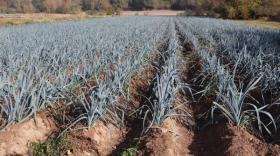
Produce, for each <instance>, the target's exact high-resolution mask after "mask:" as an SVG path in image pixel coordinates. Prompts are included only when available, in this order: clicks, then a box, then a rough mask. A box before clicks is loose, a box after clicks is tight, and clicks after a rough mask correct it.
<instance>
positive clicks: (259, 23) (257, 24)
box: [238, 19, 280, 29]
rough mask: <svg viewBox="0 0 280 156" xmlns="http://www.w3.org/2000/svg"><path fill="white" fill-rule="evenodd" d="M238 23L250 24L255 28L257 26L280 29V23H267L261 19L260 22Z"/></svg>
mask: <svg viewBox="0 0 280 156" xmlns="http://www.w3.org/2000/svg"><path fill="white" fill-rule="evenodd" d="M238 22H241V23H245V24H249V25H253V26H256V27H265V28H272V29H280V22H276V21H267V20H265V19H260V20H238Z"/></svg>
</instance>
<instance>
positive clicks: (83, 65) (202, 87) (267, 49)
mask: <svg viewBox="0 0 280 156" xmlns="http://www.w3.org/2000/svg"><path fill="white" fill-rule="evenodd" d="M279 60H280V30H277V29H265V28H256V27H250V26H247V25H242V24H239V23H237V22H234V21H227V20H219V19H211V18H195V17H144V16H142V17H141V16H139V17H138V16H137V17H112V18H103V19H95V20H84V21H65V22H60V23H49V24H30V25H23V26H17V27H2V28H0V128H1V131H0V155H1V156H2V155H35V156H36V155H40V156H41V155H75V156H82V155H85V156H86V155H93V156H95V155H101V156H105V155H113V156H114V155H121V156H134V155H143V156H144V155H155V156H171V155H178V156H181V155H202V156H204V155H205V156H209V155H228V156H235V155H236V156H240V155H242V156H243V155H244V156H251V155H260V156H263V155H273V156H277V155H279V154H280V146H279V138H280V135H279V134H280V133H279V130H280V116H279V112H280V108H279V104H280V101H279V100H280V99H279V98H280V90H279V88H280V66H279Z"/></svg>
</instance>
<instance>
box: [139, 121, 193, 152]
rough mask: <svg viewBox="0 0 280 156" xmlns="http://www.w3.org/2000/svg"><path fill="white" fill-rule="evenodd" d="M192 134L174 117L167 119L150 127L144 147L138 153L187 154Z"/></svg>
mask: <svg viewBox="0 0 280 156" xmlns="http://www.w3.org/2000/svg"><path fill="white" fill-rule="evenodd" d="M192 137H193V134H192V133H191V132H190V131H189V130H188V129H187V128H185V127H184V126H183V125H181V124H180V123H178V122H177V121H176V120H174V119H167V120H165V121H164V123H163V124H162V125H161V126H160V127H152V128H151V131H150V132H149V134H148V135H147V139H146V144H145V148H144V149H143V150H142V151H141V152H142V153H140V154H139V155H152V156H171V155H188V154H189V153H191V151H190V150H189V149H188V145H190V144H191V143H192Z"/></svg>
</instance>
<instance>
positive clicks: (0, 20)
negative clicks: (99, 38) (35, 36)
mask: <svg viewBox="0 0 280 156" xmlns="http://www.w3.org/2000/svg"><path fill="white" fill-rule="evenodd" d="M93 17H96V16H91V15H88V14H85V13H81V14H47V13H33V14H0V26H9V25H21V24H30V23H48V22H55V21H63V20H81V19H87V18H93Z"/></svg>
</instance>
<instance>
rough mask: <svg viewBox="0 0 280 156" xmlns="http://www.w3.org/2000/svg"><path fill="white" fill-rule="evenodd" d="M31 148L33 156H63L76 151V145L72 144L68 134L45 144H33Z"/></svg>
mask: <svg viewBox="0 0 280 156" xmlns="http://www.w3.org/2000/svg"><path fill="white" fill-rule="evenodd" d="M30 146H31V149H32V155H33V156H54V155H55V156H63V155H66V154H67V152H68V151H70V152H73V151H74V149H75V145H74V144H73V143H71V142H70V140H69V138H68V135H67V134H64V135H63V136H61V137H60V138H58V139H52V140H48V141H46V142H44V143H31V145H30Z"/></svg>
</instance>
